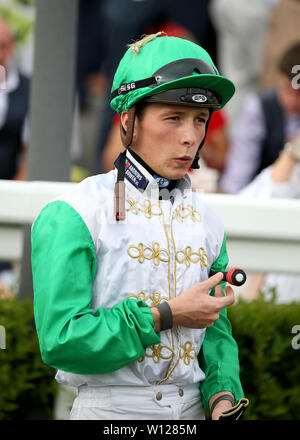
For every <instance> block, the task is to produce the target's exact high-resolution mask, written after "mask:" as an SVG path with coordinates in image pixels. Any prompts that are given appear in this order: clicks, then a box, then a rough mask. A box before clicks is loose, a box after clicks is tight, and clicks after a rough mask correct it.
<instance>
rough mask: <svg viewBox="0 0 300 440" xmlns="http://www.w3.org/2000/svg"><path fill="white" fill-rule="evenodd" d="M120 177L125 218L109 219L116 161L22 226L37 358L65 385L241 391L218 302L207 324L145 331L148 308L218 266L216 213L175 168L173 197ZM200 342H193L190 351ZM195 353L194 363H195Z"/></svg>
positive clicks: (222, 251) (221, 257)
mask: <svg viewBox="0 0 300 440" xmlns="http://www.w3.org/2000/svg"><path fill="white" fill-rule="evenodd" d="M127 155H128V157H129V159H130V160H131V161H132V162H133V163H135V165H136V166H137V167H139V169H140V170H141V172H142V173H143V175H144V176H145V177H146V178H147V179H148V180H149V184H148V186H147V188H146V190H145V191H143V192H141V191H139V190H138V189H136V188H135V187H134V186H133V185H131V184H130V183H129V182H128V181H126V208H127V209H126V220H125V221H124V222H119V223H118V222H116V221H115V219H114V198H113V189H114V184H115V181H116V170H114V171H111V172H110V173H107V174H104V175H98V176H94V177H91V178H88V179H86V180H84V181H83V182H81V183H80V184H78V185H76V187H75V189H74V190H73V191H71V192H69V193H66V194H64V195H63V196H61V197H60V198H59V199H57V200H55V201H52V202H50V203H48V204H47V205H46V206H45V207H44V208H43V210H42V211H41V213H40V214H39V216H38V217H37V219H36V221H35V223H34V225H33V228H32V271H33V283H34V312H35V321H36V328H37V332H38V337H39V343H40V349H41V355H42V359H43V361H44V362H45V363H47V364H49V365H51V366H53V367H54V368H57V369H58V370H59V371H58V373H57V376H56V377H57V380H58V381H59V382H62V383H65V384H69V385H72V386H79V385H81V384H88V385H90V386H98V385H99V386H101V385H105V386H109V385H131V384H132V385H145V386H147V385H150V384H157V383H174V384H178V385H185V384H191V383H198V382H199V383H200V389H201V393H202V401H203V405H204V406H205V408H206V409H207V408H208V400H209V398H210V397H211V396H212V395H213V394H215V393H216V392H218V391H221V390H227V391H231V392H232V393H233V394H234V396H235V398H236V400H239V399H240V398H241V397H243V390H242V387H241V384H240V380H239V362H238V349H237V345H236V342H235V341H234V339H233V338H232V334H231V325H230V323H229V321H228V319H227V314H226V309H223V311H222V312H221V314H220V317H219V319H218V320H217V321H216V322H215V324H214V325H213V326H212V327H209V328H207V329H189V328H184V327H174V328H173V329H171V330H168V331H163V332H160V333H159V334H158V333H156V332H155V330H154V323H153V318H152V313H151V311H150V308H149V307H151V306H154V305H157V304H158V303H159V302H161V301H164V300H169V299H171V298H174V297H175V296H177V295H180V294H181V293H182V292H183V291H184V290H186V289H188V288H190V287H191V286H193V285H194V284H196V283H198V282H200V281H203V280H205V279H207V277H208V273H209V270H210V268H212V269H214V270H225V269H226V266H227V263H228V257H227V252H226V244H225V234H224V229H223V225H222V222H221V221H220V219H219V217H218V216H217V215H216V213H215V212H214V211H213V210H212V209H211V208H210V207H209V206H207V205H206V204H204V203H203V201H202V200H201V197H199V196H198V195H197V194H196V193H192V192H191V190H190V180H189V178H188V177H185V178H184V179H182V180H181V181H180V184H179V188H180V190H179V189H177V190H176V191H175V198H174V203H173V204H172V203H171V202H170V200H159V197H158V187H157V183H156V181H155V179H153V178H152V176H151V175H150V174H149V173H148V172H147V171H146V170H145V169H144V168H142V167H141V165H139V164H138V163H137V162H136V161H135V159H134V158H133V157H132V156H131V155H130V153H127ZM213 293H214V292H213V291H212V292H211V294H213ZM200 351H201V352H200ZM198 358H199V362H200V365H199V362H198Z"/></svg>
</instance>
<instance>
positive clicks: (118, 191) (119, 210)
mask: <svg viewBox="0 0 300 440" xmlns="http://www.w3.org/2000/svg"><path fill="white" fill-rule="evenodd" d="M125 163H126V150H125V151H123V152H122V153H121V154H120V159H119V167H118V176H117V181H116V183H115V217H116V220H117V221H119V220H125V182H124V179H125Z"/></svg>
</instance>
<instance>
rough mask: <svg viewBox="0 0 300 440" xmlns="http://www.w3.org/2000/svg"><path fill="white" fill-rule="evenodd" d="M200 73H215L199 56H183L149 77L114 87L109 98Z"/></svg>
mask: <svg viewBox="0 0 300 440" xmlns="http://www.w3.org/2000/svg"><path fill="white" fill-rule="evenodd" d="M195 73H196V74H198V75H199V74H200V75H217V74H218V73H217V71H216V70H215V69H214V67H213V66H212V65H211V64H209V63H207V62H206V61H203V60H201V59H199V58H183V59H181V60H177V61H173V62H172V63H168V64H166V65H165V66H163V67H161V68H160V69H158V70H157V71H156V72H154V73H153V75H152V76H150V77H149V78H145V79H141V80H138V81H132V82H129V83H123V84H121V86H120V87H119V88H118V89H115V90H114V91H113V92H112V94H111V100H112V99H114V98H115V97H116V96H119V95H125V94H126V93H129V92H131V91H132V90H136V89H140V88H142V87H152V88H155V87H157V86H160V85H161V84H165V83H168V82H171V81H176V80H177V79H180V78H184V77H185V76H192V75H194V74H195Z"/></svg>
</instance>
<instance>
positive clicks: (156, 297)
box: [128, 291, 168, 307]
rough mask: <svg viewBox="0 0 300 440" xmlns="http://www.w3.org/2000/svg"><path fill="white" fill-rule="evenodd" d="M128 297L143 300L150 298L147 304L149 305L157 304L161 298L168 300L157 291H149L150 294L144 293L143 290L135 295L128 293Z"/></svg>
mask: <svg viewBox="0 0 300 440" xmlns="http://www.w3.org/2000/svg"><path fill="white" fill-rule="evenodd" d="M128 298H135V299H140V300H142V301H145V302H147V301H148V300H150V301H151V304H150V305H149V307H155V306H157V305H158V304H160V302H161V300H163V299H165V300H168V298H166V297H165V296H161V294H160V293H159V292H157V291H155V292H153V293H151V294H150V295H146V293H145V292H139V293H138V294H137V295H134V294H132V295H129V296H128Z"/></svg>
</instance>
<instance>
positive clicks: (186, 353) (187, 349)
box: [180, 341, 196, 365]
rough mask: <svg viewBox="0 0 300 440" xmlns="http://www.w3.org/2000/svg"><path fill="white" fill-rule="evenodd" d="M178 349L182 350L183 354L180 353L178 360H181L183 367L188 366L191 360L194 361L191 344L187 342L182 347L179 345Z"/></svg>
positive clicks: (194, 356)
mask: <svg viewBox="0 0 300 440" xmlns="http://www.w3.org/2000/svg"><path fill="white" fill-rule="evenodd" d="M180 348H182V349H183V353H180V359H183V362H184V363H185V365H190V362H191V360H194V359H196V352H195V349H194V347H193V344H192V343H191V342H190V341H187V342H186V343H185V344H184V345H181V346H180ZM192 352H193V353H192Z"/></svg>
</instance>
